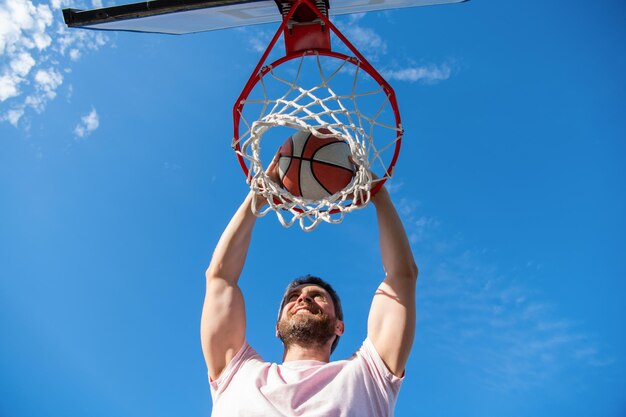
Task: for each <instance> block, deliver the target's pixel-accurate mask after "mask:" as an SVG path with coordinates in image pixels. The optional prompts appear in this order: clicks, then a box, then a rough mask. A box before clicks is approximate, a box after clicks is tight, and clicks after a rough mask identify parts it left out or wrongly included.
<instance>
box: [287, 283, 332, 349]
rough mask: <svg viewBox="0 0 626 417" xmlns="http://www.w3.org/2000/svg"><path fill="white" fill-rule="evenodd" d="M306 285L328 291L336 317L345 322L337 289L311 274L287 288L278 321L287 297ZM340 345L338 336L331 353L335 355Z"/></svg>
mask: <svg viewBox="0 0 626 417" xmlns="http://www.w3.org/2000/svg"><path fill="white" fill-rule="evenodd" d="M306 284H310V285H317V286H318V287H322V288H323V289H324V290H326V292H327V293H328V294H329V295H330V298H331V299H332V300H333V305H334V306H335V316H336V317H337V319H339V320H341V321H343V310H342V309H341V300H340V299H339V295H338V294H337V292H336V291H335V289H334V288H333V287H332V286H331V285H330V284H329V283H328V282H326V281H324V280H323V279H322V278H320V277H316V276H314V275H311V274H307V275H304V276H301V277H298V278H296V279H294V280H293V281H291V282H290V283H289V285H287V288H286V289H285V294H283V299H282V300H281V302H280V308H279V309H278V321H280V317H281V316H282V314H283V308H284V307H285V304H287V297H288V296H289V293H290V292H291V291H292V290H293V289H294V288H296V287H299V286H301V285H306ZM338 343H339V336H337V337H336V338H335V340H334V341H333V344H332V346H331V347H330V353H333V351H334V350H335V348H336V347H337V344H338Z"/></svg>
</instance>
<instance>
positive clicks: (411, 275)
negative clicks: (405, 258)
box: [408, 259, 419, 281]
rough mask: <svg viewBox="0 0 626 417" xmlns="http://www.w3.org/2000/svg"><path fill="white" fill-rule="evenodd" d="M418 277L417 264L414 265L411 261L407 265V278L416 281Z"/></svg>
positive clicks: (413, 261)
mask: <svg viewBox="0 0 626 417" xmlns="http://www.w3.org/2000/svg"><path fill="white" fill-rule="evenodd" d="M418 275H419V268H418V267H417V264H416V263H415V260H413V259H411V263H410V265H409V275H408V276H409V278H411V279H412V280H414V281H417V276H418Z"/></svg>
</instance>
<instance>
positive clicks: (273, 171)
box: [255, 152, 284, 212]
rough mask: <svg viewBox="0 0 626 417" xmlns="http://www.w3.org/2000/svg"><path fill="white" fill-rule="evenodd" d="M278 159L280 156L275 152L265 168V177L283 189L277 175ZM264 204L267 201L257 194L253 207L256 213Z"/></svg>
mask: <svg viewBox="0 0 626 417" xmlns="http://www.w3.org/2000/svg"><path fill="white" fill-rule="evenodd" d="M279 158H280V154H279V153H278V152H276V155H274V158H273V159H272V162H270V164H269V165H268V166H267V169H266V170H265V175H267V177H268V178H269V179H270V180H272V181H273V182H275V183H276V184H278V185H279V186H280V187H284V186H283V183H282V181H281V180H280V175H279V173H278V159H279ZM266 204H268V202H267V199H266V198H265V197H264V196H263V194H260V193H259V194H257V196H256V206H255V209H256V211H257V212H258V211H261V209H262V208H263V207H264V206H265V205H266Z"/></svg>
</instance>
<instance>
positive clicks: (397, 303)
mask: <svg viewBox="0 0 626 417" xmlns="http://www.w3.org/2000/svg"><path fill="white" fill-rule="evenodd" d="M372 202H373V203H374V206H375V207H376V215H377V218H378V230H379V238H380V252H381V256H382V260H383V266H384V268H385V273H386V275H385V279H384V281H383V282H382V283H381V284H380V286H379V287H378V290H376V294H375V295H374V300H373V301H372V307H371V309H370V314H369V319H368V323H367V336H368V338H369V339H370V340H371V341H372V343H373V344H374V347H375V348H376V351H377V352H378V354H379V355H380V356H381V358H382V359H383V361H384V362H385V364H386V365H387V367H388V368H389V370H390V371H391V372H392V373H393V374H394V375H397V376H402V375H403V374H404V368H405V366H406V362H407V360H408V359H409V353H410V351H411V346H412V345H413V338H414V336H415V284H416V282H417V266H416V265H415V260H414V259H413V253H412V252H411V247H410V245H409V240H408V238H407V236H406V232H405V231H404V227H403V226H402V222H401V221H400V217H399V216H398V213H397V212H396V209H395V208H394V206H393V203H392V202H391V198H390V197H389V193H388V192H387V190H386V189H385V188H384V187H383V188H382V189H381V190H380V191H379V192H378V193H377V194H376V195H375V196H374V197H373V198H372Z"/></svg>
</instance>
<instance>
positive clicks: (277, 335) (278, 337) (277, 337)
mask: <svg viewBox="0 0 626 417" xmlns="http://www.w3.org/2000/svg"><path fill="white" fill-rule="evenodd" d="M276 339H280V335H279V334H278V324H277V325H276Z"/></svg>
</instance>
